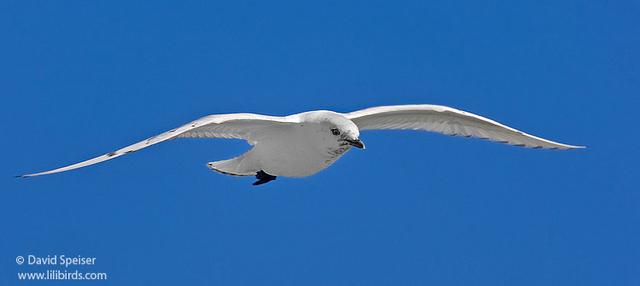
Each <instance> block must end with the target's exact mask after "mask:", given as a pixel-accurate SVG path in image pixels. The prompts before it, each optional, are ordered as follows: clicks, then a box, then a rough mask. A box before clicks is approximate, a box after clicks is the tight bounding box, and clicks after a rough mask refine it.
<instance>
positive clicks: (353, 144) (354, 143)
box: [347, 139, 365, 149]
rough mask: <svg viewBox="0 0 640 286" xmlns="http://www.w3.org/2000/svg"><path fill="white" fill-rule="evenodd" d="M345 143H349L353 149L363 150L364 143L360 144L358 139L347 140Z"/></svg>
mask: <svg viewBox="0 0 640 286" xmlns="http://www.w3.org/2000/svg"><path fill="white" fill-rule="evenodd" d="M347 142H349V145H351V146H353V147H356V148H360V149H365V146H364V143H362V141H360V139H354V140H347Z"/></svg>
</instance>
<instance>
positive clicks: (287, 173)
mask: <svg viewBox="0 0 640 286" xmlns="http://www.w3.org/2000/svg"><path fill="white" fill-rule="evenodd" d="M269 149H270V150H269ZM345 152H346V151H345ZM345 152H342V153H340V154H330V153H328V152H326V151H324V152H323V150H309V148H304V147H298V146H291V145H288V146H274V147H272V148H267V149H263V150H260V153H262V154H261V156H260V157H261V158H263V160H261V164H260V165H261V167H262V169H263V170H264V171H265V172H266V173H268V174H271V175H274V176H284V177H306V176H311V175H313V174H315V173H317V172H320V171H322V170H323V169H325V168H327V167H329V166H331V164H333V162H335V161H336V160H338V159H339V158H340V156H342V154H344V153H345Z"/></svg>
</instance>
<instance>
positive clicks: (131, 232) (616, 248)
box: [0, 0, 640, 285]
mask: <svg viewBox="0 0 640 286" xmlns="http://www.w3.org/2000/svg"><path fill="white" fill-rule="evenodd" d="M227 2H233V3H223V2H222V1H174V2H161V1H154V2H149V1H98V2H96V1H90V2H87V1H67V2H64V3H61V2H55V1H4V2H2V3H1V4H0V6H1V7H2V8H1V9H0V26H2V27H3V29H1V30H0V38H1V39H2V44H1V45H0V63H1V64H0V87H1V88H0V93H1V94H2V104H1V105H0V109H2V112H0V118H1V119H2V122H3V123H4V124H2V127H0V128H2V129H1V131H2V134H3V140H2V141H1V143H0V144H2V146H1V147H2V150H4V151H5V152H4V154H3V164H0V174H3V176H4V178H3V179H1V180H0V189H1V192H0V215H2V220H0V221H1V224H0V227H1V229H2V235H0V269H1V271H0V284H2V285H13V284H17V283H18V280H17V278H16V277H17V274H16V273H18V272H19V271H40V270H46V269H48V268H46V267H36V266H25V265H22V266H18V265H17V264H16V263H15V257H16V256H18V255H28V254H34V255H40V256H46V255H55V254H58V255H60V254H66V255H82V256H89V257H96V258H97V263H96V265H95V266H92V267H88V266H85V267H84V268H82V267H80V268H79V269H80V270H82V271H95V272H106V273H108V275H109V280H107V281H106V282H105V281H102V282H90V283H82V282H81V283H78V284H83V285H84V284H91V285H93V284H95V285H102V284H113V285H123V284H130V285H176V284H185V285H638V284H640V262H639V261H640V260H639V256H640V247H639V246H638V241H639V240H640V231H639V229H638V225H639V224H640V211H639V207H640V194H639V191H638V190H639V188H638V175H639V173H638V167H637V162H638V159H640V156H639V155H640V152H639V148H638V143H637V142H638V141H639V140H640V138H639V135H638V132H637V130H638V127H637V123H638V122H639V121H638V113H637V106H638V104H639V103H640V100H639V96H638V95H639V94H640V53H638V51H640V37H638V31H639V30H640V20H639V19H640V17H639V16H640V6H639V4H638V2H635V1H587V2H585V1H528V2H517V3H516V2H515V1H490V2H482V1H450V0H446V1H445V0H435V1H322V2H306V3H301V2H300V1H290V2H283V1H257V2H247V1H227ZM409 103H432V104H443V105H449V106H453V107H457V108H461V109H464V110H468V111H471V112H474V113H478V114H481V115H484V116H488V117H490V118H493V119H496V120H498V121H501V122H503V123H505V124H508V125H511V126H513V127H516V128H519V129H521V130H524V131H526V132H529V133H532V134H536V135H539V136H543V137H546V138H549V139H552V140H558V141H560V142H564V143H569V144H579V145H580V144H581V145H587V146H589V148H588V149H586V150H578V151H572V152H559V151H544V150H529V149H521V148H515V147H511V146H506V145H500V144H493V143H489V142H485V141H481V140H470V139H461V138H451V137H446V136H441V135H438V134H430V133H417V132H403V131H401V132H368V133H365V134H363V135H362V139H363V140H364V141H365V142H366V144H367V149H366V150H364V151H361V150H353V151H351V152H349V153H348V154H347V155H346V156H344V157H343V158H342V159H341V160H339V161H338V162H337V163H336V164H334V165H333V166H332V167H331V168H329V169H327V170H325V171H323V172H321V173H319V174H317V175H315V176H313V177H309V178H305V179H287V178H279V179H278V180H277V181H276V182H273V183H269V184H267V185H264V186H262V187H259V188H256V187H252V186H251V182H252V181H253V180H252V179H248V178H236V177H228V176H222V175H219V174H217V173H213V172H211V171H210V170H209V169H207V168H206V167H205V163H206V162H209V161H215V160H220V159H226V158H230V157H233V156H235V155H237V154H240V153H242V152H244V150H246V149H247V147H248V146H247V145H246V144H245V143H244V142H242V141H230V140H188V139H185V140H179V141H178V140H175V141H171V142H167V143H163V144H160V145H157V146H154V147H153V148H149V149H146V150H144V151H142V152H138V153H135V154H132V155H130V156H125V157H122V158H118V159H117V160H113V161H110V162H107V163H104V164H100V165H96V166H92V167H90V168H85V169H81V170H77V171H74V172H68V173H64V174H59V175H55V176H48V177H40V178H34V179H29V180H22V179H14V178H13V177H12V176H13V175H16V174H20V173H24V172H31V171H40V170H45V169H49V168H53V167H58V166H61V165H64V164H67V163H72V162H75V161H80V160H84V159H87V158H90V157H92V156H94V155H98V154H102V153H104V152H106V151H110V150H113V149H114V148H118V147H122V146H125V145H128V144H130V143H134V142H137V141H138V140H141V139H144V138H146V137H149V136H151V135H155V134H157V133H160V132H162V131H165V130H168V129H171V128H173V127H176V126H178V125H181V124H183V123H185V122H188V121H190V120H192V119H194V118H197V117H199V116H203V115H207V114H215V113H230V112H255V113H263V114H273V115H286V114H290V113H297V112H302V111H307V110H312V109H331V110H336V111H341V112H342V111H343V112H347V111H352V110H356V109H360V108H365V107H369V106H374V105H386V104H409ZM54 269H59V268H55V267H54ZM42 283H46V284H47V285H57V284H56V283H52V281H48V282H42ZM33 284H37V283H33ZM60 284H61V285H62V284H64V283H60Z"/></svg>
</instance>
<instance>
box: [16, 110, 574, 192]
mask: <svg viewBox="0 0 640 286" xmlns="http://www.w3.org/2000/svg"><path fill="white" fill-rule="evenodd" d="M374 129H411V130H424V131H433V132H438V133H442V134H446V135H453V136H464V137H476V138H482V139H488V140H491V141H498V142H502V143H507V144H511V145H516V146H524V147H530V148H545V149H562V150H568V149H577V148H584V146H573V145H567V144H562V143H558V142H554V141H551V140H547V139H543V138H540V137H536V136H533V135H530V134H527V133H524V132H522V131H519V130H516V129H513V128H511V127H508V126H506V125H503V124H500V123H498V122H496V121H493V120H491V119H488V118H485V117H482V116H479V115H475V114H472V113H469V112H465V111H462V110H458V109H454V108H451V107H446V106H441V105H428V104H420V105H395V106H380V107H372V108H367V109H363V110H358V111H354V112H351V113H338V112H333V111H328V110H317V111H309V112H303V113H298V114H293V115H289V116H284V117H278V116H267V115H260V114H251V113H234V114H217V115H209V116H205V117H202V118H200V119H197V120H195V121H193V122H191V123H188V124H185V125H182V126H180V127H178V128H175V129H172V130H169V131H167V132H164V133H162V134H159V135H157V136H153V137H151V138H148V139H146V140H143V141H140V142H138V143H135V144H133V145H130V146H127V147H124V148H122V149H119V150H116V151H113V152H109V153H107V154H104V155H102V156H99V157H96V158H93V159H89V160H86V161H83V162H80V163H76V164H73V165H69V166H66V167H62V168H58V169H54V170H50V171H45V172H40V173H34V174H26V175H22V176H20V177H34V176H40V175H47V174H54V173H60V172H64V171H69V170H73V169H78V168H82V167H86V166H89V165H93V164H97V163H100V162H104V161H107V160H111V159H114V158H117V157H120V156H122V155H125V154H129V153H132V152H135V151H138V150H140V149H143V148H146V147H149V146H151V145H154V144H157V143H160V142H163V141H167V140H169V139H174V138H235V139H244V140H246V141H247V142H248V143H249V144H250V145H252V146H253V148H251V150H249V151H248V152H246V153H244V154H242V155H240V156H238V157H235V158H232V159H228V160H222V161H216V162H210V163H208V166H209V168H211V169H212V170H215V171H217V172H220V173H222V174H226V175H233V176H255V177H256V178H257V181H256V182H255V183H253V184H254V185H260V184H264V183H267V182H269V181H272V180H275V179H276V177H277V176H284V177H306V176H311V175H313V174H315V173H318V172H319V171H321V170H323V169H325V168H327V167H329V166H330V165H331V164H333V162H335V161H336V160H338V159H339V158H340V157H342V155H344V154H345V153H346V152H347V151H349V150H350V149H351V147H356V148H360V149H364V143H362V141H361V140H360V131H365V130H374Z"/></svg>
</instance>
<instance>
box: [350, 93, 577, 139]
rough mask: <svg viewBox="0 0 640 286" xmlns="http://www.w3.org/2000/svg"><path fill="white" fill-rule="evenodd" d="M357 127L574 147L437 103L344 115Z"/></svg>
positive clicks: (377, 108) (380, 108)
mask: <svg viewBox="0 0 640 286" xmlns="http://www.w3.org/2000/svg"><path fill="white" fill-rule="evenodd" d="M345 116H346V117H347V118H349V119H351V121H353V122H354V123H355V124H356V125H357V126H358V128H359V129H360V130H370V129H412V130H425V131H433V132H438V133H442V134H446V135H454V136H465V137H476V138H482V139H488V140H491V141H498V142H502V143H507V144H511V145H516V146H524V147H531V148H547V149H575V148H584V147H583V146H573V145H567V144H562V143H558V142H554V141H551V140H547V139H543V138H540V137H536V136H533V135H530V134H527V133H524V132H522V131H520V130H516V129H514V128H511V127H509V126H506V125H503V124H501V123H498V122H496V121H493V120H491V119H488V118H485V117H482V116H479V115H476V114H473V113H470V112H465V111H462V110H458V109H455V108H451V107H446V106H441V105H429V104H419V105H395V106H380V107H372V108H367V109H363V110H358V111H354V112H351V113H347V114H345Z"/></svg>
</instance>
